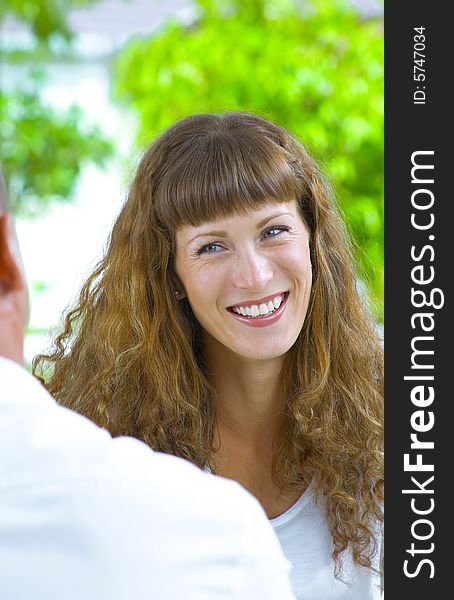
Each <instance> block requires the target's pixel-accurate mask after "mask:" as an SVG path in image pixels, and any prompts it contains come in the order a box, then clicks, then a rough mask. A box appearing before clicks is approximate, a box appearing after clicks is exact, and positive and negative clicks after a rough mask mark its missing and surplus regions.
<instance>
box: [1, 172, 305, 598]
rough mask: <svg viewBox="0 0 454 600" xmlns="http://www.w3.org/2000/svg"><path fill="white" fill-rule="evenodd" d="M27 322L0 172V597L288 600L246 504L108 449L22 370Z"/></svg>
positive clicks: (212, 481) (132, 449)
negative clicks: (23, 344) (24, 332)
mask: <svg viewBox="0 0 454 600" xmlns="http://www.w3.org/2000/svg"><path fill="white" fill-rule="evenodd" d="M27 314H28V300H27V286H26V282H25V277H24V275H23V271H22V265H21V259H20V253H19V248H18V244H17V240H16V237H15V234H14V229H13V225H12V216H11V214H10V213H9V211H8V207H7V199H6V189H5V187H4V185H3V181H2V179H1V172H0V598H1V599H2V600H26V599H31V598H33V600H57V599H63V598H64V599H65V600H81V599H82V598H83V599H84V600H94V599H102V598H109V599H111V600H124V599H125V598H134V600H145V599H146V600H150V599H153V598H156V599H158V600H221V599H222V600H225V599H227V598H228V599H231V600H251V599H254V600H263V598H266V599H267V600H277V599H278V598H279V599H280V598H284V599H285V600H292V599H294V596H293V594H292V591H291V587H290V580H289V578H288V567H289V565H288V563H287V561H286V560H285V559H284V556H283V554H282V550H281V549H280V547H279V543H278V541H277V539H276V536H275V535H274V533H273V531H272V529H271V527H270V525H269V523H268V522H267V519H266V516H265V514H264V513H263V510H262V509H261V508H260V506H259V505H258V503H257V501H256V500H255V499H254V498H252V496H250V495H249V494H246V492H245V491H244V490H243V489H241V488H240V486H239V485H237V484H234V483H233V482H231V481H227V480H224V479H221V478H218V477H216V478H214V477H212V476H211V475H208V474H206V473H203V472H201V471H200V470H199V469H197V468H195V467H194V466H193V465H191V464H189V463H188V462H187V461H184V460H181V459H178V458H175V457H173V456H168V455H164V454H159V453H156V452H152V451H151V450H150V448H148V447H147V446H146V445H145V444H142V443H141V442H139V441H137V440H134V439H131V438H116V439H112V438H111V436H110V435H109V434H108V433H107V432H106V431H103V430H102V429H100V428H98V427H96V426H95V425H94V424H93V423H91V422H90V421H89V420H88V419H85V418H83V417H81V416H80V415H77V414H75V413H74V412H72V411H70V410H67V409H66V408H64V407H62V406H59V405H58V404H57V403H56V402H54V401H53V399H52V398H51V397H50V396H49V394H48V393H47V392H46V391H45V390H44V389H43V387H42V386H41V385H40V384H39V382H37V381H36V380H35V379H34V378H32V377H31V375H29V374H28V373H27V372H26V371H25V369H24V368H23V367H21V366H20V363H21V362H22V341H23V339H22V338H23V330H24V326H25V322H26V319H27ZM18 363H19V364H18Z"/></svg>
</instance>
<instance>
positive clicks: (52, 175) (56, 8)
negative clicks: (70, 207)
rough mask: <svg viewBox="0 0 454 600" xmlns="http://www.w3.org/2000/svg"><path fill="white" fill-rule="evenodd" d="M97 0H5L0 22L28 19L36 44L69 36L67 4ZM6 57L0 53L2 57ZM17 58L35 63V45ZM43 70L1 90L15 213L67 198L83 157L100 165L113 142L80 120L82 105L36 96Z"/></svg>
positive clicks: (3, 150) (1, 139)
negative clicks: (60, 107)
mask: <svg viewBox="0 0 454 600" xmlns="http://www.w3.org/2000/svg"><path fill="white" fill-rule="evenodd" d="M93 1H95V0H3V3H2V4H1V8H0V22H1V20H2V18H3V17H5V15H7V14H12V15H14V16H15V17H16V18H18V19H20V20H22V21H25V22H27V23H28V24H29V25H30V26H31V29H32V32H33V33H34V35H35V41H36V43H37V45H38V46H40V45H41V47H47V60H49V57H50V58H51V56H52V55H51V52H50V50H49V48H48V42H50V39H51V37H52V36H58V37H61V38H64V39H66V40H69V39H70V37H71V33H70V31H69V29H68V27H67V24H66V13H67V11H68V9H69V8H75V7H77V6H81V5H83V4H88V3H90V2H93ZM7 58H8V54H7V53H5V52H4V53H3V60H6V59H7ZM20 62H22V63H23V64H27V65H36V63H37V54H36V49H35V50H34V51H33V52H27V51H23V52H21V57H20ZM44 81H45V74H44V71H43V70H41V71H40V72H38V71H37V70H36V69H35V71H34V75H33V76H32V77H31V78H28V79H27V81H25V80H24V82H23V86H22V88H17V89H13V90H8V91H6V90H2V91H0V132H1V133H0V164H1V167H2V170H3V172H4V174H5V177H6V181H7V183H8V187H9V192H10V196H11V205H12V209H13V211H14V212H15V213H16V214H21V215H25V216H36V215H38V214H39V213H40V212H42V210H43V209H44V208H46V207H48V206H49V205H50V204H51V203H52V202H54V201H62V200H64V201H68V200H69V199H70V197H71V192H72V190H73V188H74V185H75V182H76V180H77V176H78V175H79V172H80V169H81V166H82V165H83V163H84V162H88V161H92V162H95V163H97V164H99V165H102V164H103V162H104V161H105V159H106V158H107V157H108V156H110V155H111V154H112V152H113V146H112V144H111V143H110V142H109V141H108V140H106V139H105V138H104V136H103V135H102V134H101V133H100V131H99V129H98V128H97V127H88V126H86V125H85V124H84V119H83V115H82V112H81V110H80V109H78V108H77V107H72V108H70V109H69V110H67V111H56V110H55V109H54V108H52V107H51V106H49V105H46V104H45V103H44V102H43V101H42V100H41V98H40V88H41V87H42V84H43V82H44Z"/></svg>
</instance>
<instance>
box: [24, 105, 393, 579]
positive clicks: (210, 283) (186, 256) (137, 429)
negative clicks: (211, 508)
mask: <svg viewBox="0 0 454 600" xmlns="http://www.w3.org/2000/svg"><path fill="white" fill-rule="evenodd" d="M357 283H358V282H357V277H356V274H355V270H354V266H353V260H352V255H351V251H350V246H349V242H348V235H347V232H346V228H345V226H344V224H343V222H342V220H341V218H340V216H339V214H338V211H337V209H336V206H335V203H334V201H333V198H332V196H331V193H330V190H329V188H328V186H327V184H326V182H325V181H324V178H323V177H322V175H321V173H320V170H319V168H318V166H317V164H316V163H315V162H314V160H313V159H312V158H311V157H310V156H309V155H308V153H307V151H306V150H305V148H304V147H303V146H302V144H301V143H300V142H299V141H297V140H296V139H295V137H294V136H292V135H291V134H290V133H288V132H287V131H286V130H284V129H283V128H281V127H279V126H278V125H276V124H274V123H272V122H270V121H268V120H265V119H263V118H261V117H259V116H255V115H251V114H247V113H238V112H236V113H225V114H221V115H214V114H202V115H194V116H190V117H187V118H185V119H183V120H182V121H180V122H177V123H176V124H175V125H173V126H172V127H170V128H169V129H168V130H167V131H165V132H164V133H163V134H162V135H161V136H160V137H159V138H158V139H157V140H156V141H155V142H154V143H153V144H152V145H151V146H150V147H149V148H148V150H147V151H146V152H145V154H144V156H143V158H142V160H141V162H140V165H139V167H138V170H137V173H136V176H135V179H134V181H133V183H132V186H131V189H130V192H129V196H128V198H127V201H126V203H125V205H124V207H123V209H122V211H121V213H120V215H119V217H118V219H117V220H116V223H115V225H114V227H113V230H112V233H111V237H110V241H109V245H108V248H107V251H106V254H105V257H104V258H103V260H102V261H101V262H100V263H99V265H98V267H97V268H96V270H95V272H94V273H93V275H92V276H91V277H90V278H89V279H88V281H87V282H86V283H85V285H84V286H83V288H82V292H81V295H80V299H79V302H78V304H77V306H76V307H75V308H74V310H72V312H70V313H69V314H68V315H67V317H66V321H65V327H64V331H63V332H62V334H61V335H59V336H58V337H57V339H56V345H55V349H54V351H53V352H52V353H51V354H50V355H42V356H40V357H38V359H37V361H36V364H35V367H36V366H39V367H43V366H48V365H49V363H50V364H51V365H52V366H53V368H54V371H53V374H52V376H51V378H50V379H49V381H47V383H46V385H47V387H48V389H49V390H50V391H51V392H52V393H53V394H54V395H55V396H56V397H57V399H58V400H59V402H61V403H63V404H65V405H66V406H69V407H71V408H72V409H74V410H76V411H78V412H80V413H82V414H84V415H86V416H88V417H90V418H91V419H93V420H94V421H95V422H96V423H98V424H99V425H102V426H103V427H106V428H107V429H109V430H110V431H111V432H112V433H113V434H114V435H121V434H129V435H133V436H136V437H138V438H139V439H141V440H143V441H145V442H146V443H147V444H149V445H150V446H151V447H153V448H155V449H159V450H162V451H165V452H168V453H171V454H175V455H177V456H182V457H185V458H188V459H189V460H191V461H192V462H194V463H195V464H197V465H199V466H200V467H209V468H210V469H211V470H212V471H213V472H215V473H219V474H221V475H226V476H229V477H232V478H235V479H237V480H238V481H240V482H241V483H243V484H244V485H245V486H246V487H248V488H249V489H250V491H252V492H253V493H254V494H255V495H256V496H257V497H258V498H259V499H260V500H261V502H262V504H263V505H264V507H265V509H266V511H267V513H268V515H269V516H270V517H275V516H276V515H279V514H281V513H282V512H284V511H285V510H286V509H288V508H289V506H291V505H292V504H293V503H294V502H295V500H296V499H298V498H299V497H300V496H301V494H302V493H303V492H304V490H305V489H306V488H307V487H308V486H310V489H311V493H312V494H313V495H314V496H315V497H323V498H324V499H325V500H326V509H325V518H326V523H327V527H328V530H329V533H330V536H331V540H332V554H333V558H334V559H335V565H336V568H338V567H339V566H340V565H341V560H340V559H341V555H342V554H343V553H344V550H346V549H347V548H349V551H350V552H351V556H352V557H353V562H354V564H355V565H358V566H364V567H370V566H371V565H372V561H371V558H372V556H373V555H374V553H375V551H376V546H377V544H378V539H377V534H376V532H377V527H376V525H377V523H379V522H380V521H381V519H382V501H383V498H382V491H383V479H382V452H381V451H382V410H383V407H382V351H381V346H380V342H379V339H378V338H377V335H376V332H375V329H374V323H373V320H372V318H371V317H370V315H369V313H368V311H367V309H366V307H365V305H364V301H363V299H362V298H361V297H360V295H359V294H358V285H357ZM248 465H253V468H252V469H251V468H249V467H248ZM251 471H253V472H254V473H252V472H251ZM306 543H307V540H305V539H303V538H301V539H300V546H301V552H302V553H304V546H305V544H306Z"/></svg>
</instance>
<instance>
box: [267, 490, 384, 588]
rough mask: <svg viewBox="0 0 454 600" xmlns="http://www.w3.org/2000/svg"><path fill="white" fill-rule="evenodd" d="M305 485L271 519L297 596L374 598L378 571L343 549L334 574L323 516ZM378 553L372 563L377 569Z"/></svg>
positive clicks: (331, 549)
mask: <svg viewBox="0 0 454 600" xmlns="http://www.w3.org/2000/svg"><path fill="white" fill-rule="evenodd" d="M324 508H325V503H324V501H323V499H321V500H320V501H319V502H318V503H317V502H316V500H315V496H314V494H313V491H312V489H311V486H309V487H308V488H307V489H306V490H305V492H304V493H303V494H302V496H301V497H300V498H299V500H297V501H296V503H295V504H294V505H293V506H291V507H290V508H289V509H288V510H287V511H286V512H285V513H283V514H282V515H280V516H278V517H276V518H274V519H271V524H272V526H273V528H274V530H275V532H276V534H277V536H278V538H279V541H280V543H281V546H282V548H283V550H284V554H285V556H286V557H287V559H288V560H289V561H290V563H291V565H292V570H291V573H290V578H291V581H292V586H293V591H294V593H295V596H296V598H297V600H334V599H335V600H378V599H379V598H380V597H381V596H380V594H381V589H380V575H379V574H377V573H375V572H374V571H373V570H371V569H367V568H365V567H361V566H358V565H355V564H354V562H353V558H352V556H351V553H350V552H349V550H348V549H347V550H346V551H345V552H343V553H342V555H341V558H342V565H343V571H342V574H341V578H342V581H340V580H339V579H336V578H335V576H334V561H333V559H332V552H333V544H332V538H331V535H330V533H329V530H328V525H327V522H326V518H325V511H324ZM379 562H380V559H379V553H378V554H377V557H376V560H375V564H374V567H375V568H376V569H377V570H378V566H379Z"/></svg>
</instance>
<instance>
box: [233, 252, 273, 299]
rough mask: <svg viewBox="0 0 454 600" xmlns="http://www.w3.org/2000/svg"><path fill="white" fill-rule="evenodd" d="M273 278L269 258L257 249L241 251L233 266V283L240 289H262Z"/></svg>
mask: <svg viewBox="0 0 454 600" xmlns="http://www.w3.org/2000/svg"><path fill="white" fill-rule="evenodd" d="M272 278H273V268H272V265H271V263H270V261H269V259H268V258H267V257H266V256H264V255H263V254H260V253H259V252H257V251H256V250H249V251H245V252H241V253H240V254H239V255H237V256H236V257H235V265H234V266H233V267H232V283H233V285H234V286H235V287H236V288H238V289H243V290H251V291H257V292H259V291H262V290H264V289H265V288H266V286H267V284H268V283H269V281H271V279H272Z"/></svg>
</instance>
